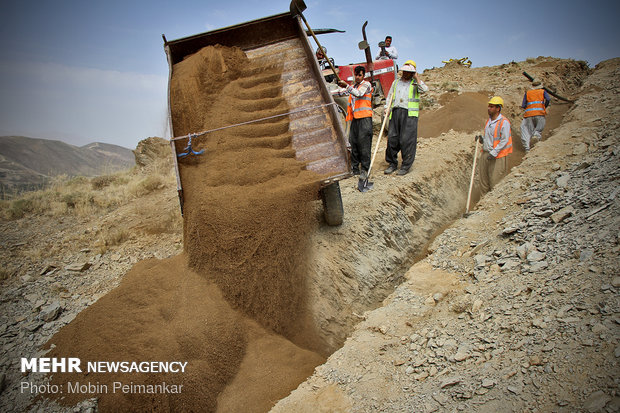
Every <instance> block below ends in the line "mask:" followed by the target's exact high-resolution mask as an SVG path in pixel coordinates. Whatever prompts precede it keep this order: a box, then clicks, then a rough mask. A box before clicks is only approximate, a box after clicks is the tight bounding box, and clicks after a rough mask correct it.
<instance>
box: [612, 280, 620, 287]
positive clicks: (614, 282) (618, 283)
mask: <svg viewBox="0 0 620 413" xmlns="http://www.w3.org/2000/svg"><path fill="white" fill-rule="evenodd" d="M611 286H612V287H614V288H618V287H620V277H614V278H613V279H612V280H611Z"/></svg>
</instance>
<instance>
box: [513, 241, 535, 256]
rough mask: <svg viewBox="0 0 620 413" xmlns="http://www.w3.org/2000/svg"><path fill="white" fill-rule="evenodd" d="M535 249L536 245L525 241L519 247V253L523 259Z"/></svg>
mask: <svg viewBox="0 0 620 413" xmlns="http://www.w3.org/2000/svg"><path fill="white" fill-rule="evenodd" d="M533 250H534V246H533V245H532V244H531V243H529V242H524V243H523V244H521V245H519V246H518V247H517V255H518V256H519V258H521V259H522V260H524V259H526V258H527V255H528V254H529V253H530V252H531V251H533Z"/></svg>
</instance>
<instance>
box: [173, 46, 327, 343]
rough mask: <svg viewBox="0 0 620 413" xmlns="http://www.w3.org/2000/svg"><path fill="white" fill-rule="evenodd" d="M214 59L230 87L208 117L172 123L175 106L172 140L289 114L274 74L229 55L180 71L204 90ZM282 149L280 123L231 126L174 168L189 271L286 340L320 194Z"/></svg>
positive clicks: (298, 302) (283, 124) (215, 99)
mask: <svg viewBox="0 0 620 413" xmlns="http://www.w3.org/2000/svg"><path fill="white" fill-rule="evenodd" d="M217 51H221V52H222V55H224V56H228V57H227V58H225V59H223V61H224V62H227V67H228V68H230V69H226V70H225V73H229V75H228V76H229V78H228V82H229V83H227V84H226V85H225V86H224V87H222V88H221V90H220V92H219V93H218V94H215V95H209V96H208V97H205V98H204V99H206V100H209V101H210V102H211V105H210V106H209V109H208V111H207V113H208V116H207V117H200V116H197V117H192V118H187V117H182V116H179V120H178V121H177V118H176V116H177V113H185V109H184V105H180V107H181V108H183V109H179V110H177V108H176V105H174V106H173V112H172V115H173V122H174V124H175V134H177V135H179V134H181V135H183V134H187V133H190V132H197V131H204V130H208V129H216V128H218V127H222V126H226V125H233V124H238V123H241V122H246V121H248V120H252V119H262V118H265V117H270V116H273V115H278V114H282V113H286V112H288V111H289V108H288V106H287V103H286V101H285V99H284V98H283V97H282V94H281V89H282V87H281V83H280V74H281V70H280V69H279V68H278V67H255V66H253V65H252V64H251V63H250V61H248V59H246V58H243V57H239V56H238V52H237V51H236V50H235V49H227V48H212V47H207V48H205V49H203V50H202V51H201V52H200V53H198V54H196V55H194V56H192V57H190V58H188V59H186V60H184V61H183V62H181V63H179V64H178V66H182V69H181V71H182V72H183V73H191V75H190V77H191V78H192V79H195V78H196V77H198V78H199V80H197V82H198V83H199V84H209V85H210V83H209V82H210V81H211V80H210V79H202V78H203V77H208V76H207V75H208V72H207V71H206V70H205V68H208V67H211V66H213V63H211V61H212V60H217V61H218V62H221V60H218V59H216V58H215V57H214V56H217V53H215V52H217ZM214 53H215V55H214ZM230 56H234V57H235V58H237V60H234V59H232V58H231V57H230ZM175 70H176V67H175ZM177 79H179V81H178V82H177V81H175V79H173V88H172V89H173V90H175V91H179V93H180V94H182V95H183V96H186V95H190V94H191V91H188V90H187V89H188V88H192V87H193V84H192V83H191V82H183V81H181V80H182V79H183V78H177ZM218 87H221V85H218ZM208 89H212V88H211V86H209V87H208ZM174 96H175V95H173V97H174ZM173 101H174V100H173ZM176 125H178V128H177V126H176ZM290 140H291V136H290V133H289V132H288V118H287V117H278V118H274V119H271V120H268V121H264V122H260V123H252V124H249V125H243V126H238V127H234V128H230V129H225V130H221V131H217V132H212V133H208V134H206V135H203V136H201V137H200V138H198V139H196V142H197V145H196V149H197V150H199V149H204V150H205V154H204V155H201V156H199V157H196V158H194V159H189V160H188V161H185V160H183V161H182V162H181V165H180V170H181V177H182V184H183V190H184V195H185V211H186V213H185V217H184V218H185V220H184V238H185V251H186V252H187V254H188V257H189V262H190V266H191V267H192V268H194V269H196V270H197V271H198V272H200V273H201V274H205V276H207V277H209V278H212V279H213V280H214V281H215V282H216V283H217V284H218V286H219V287H220V288H221V290H222V292H223V293H224V296H225V297H226V299H227V300H228V301H229V302H230V303H231V304H232V305H233V307H235V308H240V309H241V310H242V311H244V312H245V313H246V314H248V315H249V316H251V317H252V318H253V319H255V320H257V321H258V322H259V323H261V324H262V325H264V326H266V327H268V328H270V329H272V330H274V331H276V332H278V333H282V334H285V335H287V336H291V335H293V334H294V329H295V326H296V325H297V321H298V318H299V316H300V315H301V312H300V311H301V309H302V308H303V298H304V291H305V288H304V274H305V263H304V259H305V257H306V256H307V251H306V240H307V239H308V237H307V234H308V232H309V230H310V229H311V228H312V226H313V225H316V217H315V213H314V209H313V206H312V204H311V201H312V200H314V199H316V198H317V193H318V189H319V188H318V176H317V175H315V174H314V173H313V172H310V171H306V170H304V164H303V163H301V162H299V161H297V160H295V153H294V151H293V150H292V149H291V147H290Z"/></svg>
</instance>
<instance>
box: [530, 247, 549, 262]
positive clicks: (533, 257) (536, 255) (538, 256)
mask: <svg viewBox="0 0 620 413" xmlns="http://www.w3.org/2000/svg"><path fill="white" fill-rule="evenodd" d="M545 256H546V255H545V254H544V253H542V252H540V251H538V250H534V251H532V252H530V253H529V254H527V260H528V261H529V262H537V261H542V260H544V259H545Z"/></svg>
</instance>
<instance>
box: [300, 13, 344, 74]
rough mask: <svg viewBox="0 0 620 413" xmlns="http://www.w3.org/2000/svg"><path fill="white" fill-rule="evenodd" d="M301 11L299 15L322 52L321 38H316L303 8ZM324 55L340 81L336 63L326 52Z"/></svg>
mask: <svg viewBox="0 0 620 413" xmlns="http://www.w3.org/2000/svg"><path fill="white" fill-rule="evenodd" d="M298 11H299V16H301V19H302V20H303V21H304V23H305V24H306V27H307V28H308V31H309V32H310V34H311V35H312V38H313V39H314V41H315V42H316V44H317V45H318V46H319V49H321V52H322V51H323V50H324V49H323V46H321V43H319V39H317V38H316V36H315V35H314V31H313V30H312V29H311V28H310V25H309V24H308V22H307V21H306V18H305V17H304V15H303V13H302V12H301V10H298ZM323 55H324V56H325V59H326V60H327V63H329V67H331V68H332V71H333V72H334V75H335V76H336V80H337V81H338V82H340V77H339V76H338V73H336V68H335V67H334V65H333V64H332V62H331V60H329V57H327V55H326V54H325V53H323Z"/></svg>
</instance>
